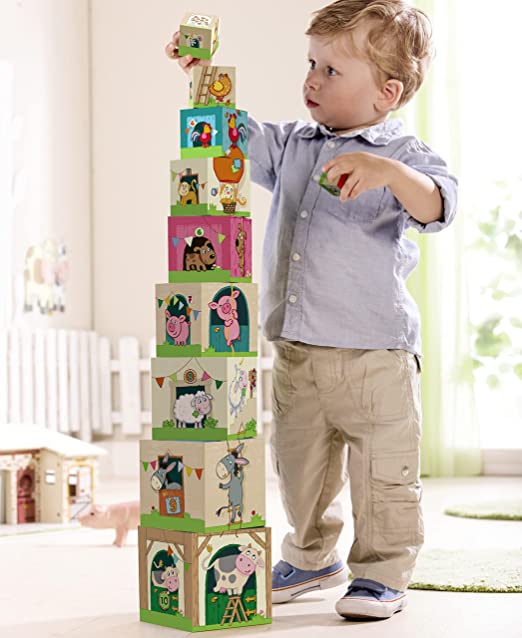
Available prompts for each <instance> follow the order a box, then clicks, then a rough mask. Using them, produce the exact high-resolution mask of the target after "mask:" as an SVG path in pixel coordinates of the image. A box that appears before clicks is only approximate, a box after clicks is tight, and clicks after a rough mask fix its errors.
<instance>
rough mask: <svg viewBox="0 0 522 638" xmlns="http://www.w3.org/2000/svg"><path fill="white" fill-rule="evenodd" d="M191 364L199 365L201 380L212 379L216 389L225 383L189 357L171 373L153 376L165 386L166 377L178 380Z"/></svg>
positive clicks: (159, 384) (159, 383)
mask: <svg viewBox="0 0 522 638" xmlns="http://www.w3.org/2000/svg"><path fill="white" fill-rule="evenodd" d="M196 312H197V311H196V310H194V313H196ZM190 365H194V366H197V367H198V368H199V369H200V370H201V377H198V380H199V381H208V380H209V379H211V380H212V381H214V383H215V384H216V390H219V388H220V387H221V386H222V385H223V383H224V380H222V379H214V377H213V376H212V375H210V374H209V373H208V372H207V371H206V370H205V369H204V368H202V367H201V364H200V363H199V362H198V361H197V359H195V358H191V359H189V360H188V361H187V362H186V363H184V364H183V365H182V366H180V367H179V368H178V369H177V370H175V371H174V372H172V373H171V374H167V375H164V376H161V377H153V378H154V379H155V381H156V383H157V384H158V386H159V387H160V388H163V384H164V382H165V379H170V380H171V381H173V382H177V381H178V375H179V373H180V372H181V371H182V370H185V369H186V368H188V367H189V366H190Z"/></svg>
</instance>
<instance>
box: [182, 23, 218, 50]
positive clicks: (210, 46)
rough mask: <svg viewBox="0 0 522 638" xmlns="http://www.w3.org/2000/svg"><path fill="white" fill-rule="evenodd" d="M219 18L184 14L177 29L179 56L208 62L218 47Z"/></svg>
mask: <svg viewBox="0 0 522 638" xmlns="http://www.w3.org/2000/svg"><path fill="white" fill-rule="evenodd" d="M218 32H219V18H218V17H217V16H207V15H203V14H201V13H192V12H189V13H186V14H185V17H184V18H183V22H182V23H181V25H180V28H179V54H180V55H191V56H192V57H193V58H199V59H201V60H210V58H211V57H212V56H213V55H214V53H215V52H216V49H217V48H218V46H219V42H218Z"/></svg>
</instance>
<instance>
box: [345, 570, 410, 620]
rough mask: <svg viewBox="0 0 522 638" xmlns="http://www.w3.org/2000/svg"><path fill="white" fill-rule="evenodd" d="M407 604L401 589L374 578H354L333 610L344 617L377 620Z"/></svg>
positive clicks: (391, 614) (386, 616) (406, 598)
mask: <svg viewBox="0 0 522 638" xmlns="http://www.w3.org/2000/svg"><path fill="white" fill-rule="evenodd" d="M407 604H408V597H407V596H406V593H405V592H403V591H397V590H396V589H391V588H390V587H386V586H385V585H382V584H381V583H378V582H377V581H375V580H369V579H368V578H355V579H354V580H352V582H351V585H350V586H349V587H348V591H347V592H346V594H345V595H344V596H343V597H342V598H341V599H340V600H338V601H337V602H336V604H335V611H336V612H337V613H338V614H339V615H340V616H343V617H344V618H366V619H374V620H377V619H379V618H389V617H390V616H393V614H394V613H395V612H397V611H401V609H404V607H406V605H407Z"/></svg>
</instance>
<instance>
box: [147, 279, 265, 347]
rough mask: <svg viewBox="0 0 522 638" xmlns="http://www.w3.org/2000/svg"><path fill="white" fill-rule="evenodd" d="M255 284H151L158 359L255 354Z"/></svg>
mask: <svg viewBox="0 0 522 638" xmlns="http://www.w3.org/2000/svg"><path fill="white" fill-rule="evenodd" d="M257 332H258V331H257V284H243V283H239V284H238V283H230V284H225V283H223V282H216V283H168V284H157V285H156V353H157V356H158V357H183V356H189V357H201V356H203V357H233V356H236V357H255V356H256V355H257Z"/></svg>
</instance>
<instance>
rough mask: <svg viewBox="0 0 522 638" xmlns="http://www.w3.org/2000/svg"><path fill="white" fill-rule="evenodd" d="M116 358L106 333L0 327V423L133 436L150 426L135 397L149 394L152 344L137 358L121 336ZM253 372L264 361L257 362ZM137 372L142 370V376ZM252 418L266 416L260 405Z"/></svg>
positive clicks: (131, 342) (266, 364)
mask: <svg viewBox="0 0 522 638" xmlns="http://www.w3.org/2000/svg"><path fill="white" fill-rule="evenodd" d="M115 350H116V351H117V354H118V357H117V358H115V357H114V356H112V354H111V345H110V341H109V339H108V337H103V336H100V335H98V334H97V333H95V332H87V331H76V330H41V331H26V330H21V329H12V330H8V331H0V425H1V424H2V423H35V424H38V425H42V426H43V427H47V428H49V429H51V430H56V431H58V432H63V433H65V434H74V435H75V436H77V437H79V438H81V439H83V440H84V441H91V440H92V439H93V437H94V438H97V435H106V436H112V435H113V434H115V432H116V429H117V430H118V434H122V435H124V436H125V435H128V436H140V435H141V434H142V433H143V426H144V425H147V424H150V423H151V413H150V409H148V406H147V409H144V404H145V403H146V401H143V398H142V397H145V396H147V397H148V395H149V392H150V389H149V388H150V381H149V380H150V358H151V357H154V356H155V342H154V339H151V340H150V343H149V347H148V352H146V353H144V354H143V356H141V355H140V344H139V341H138V339H137V338H135V337H121V338H120V339H119V341H118V344H117V348H115ZM259 363H260V365H261V371H263V369H264V370H269V369H270V368H271V359H270V358H268V357H262V358H260V360H259ZM143 375H147V376H146V378H143ZM262 377H263V374H258V397H259V398H260V399H259V401H258V423H260V424H262V423H263V422H267V421H269V420H270V418H271V415H270V412H268V411H266V410H265V411H263V406H262V405H261V403H262V399H261V397H262V396H263V394H262V388H261V384H262Z"/></svg>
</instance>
